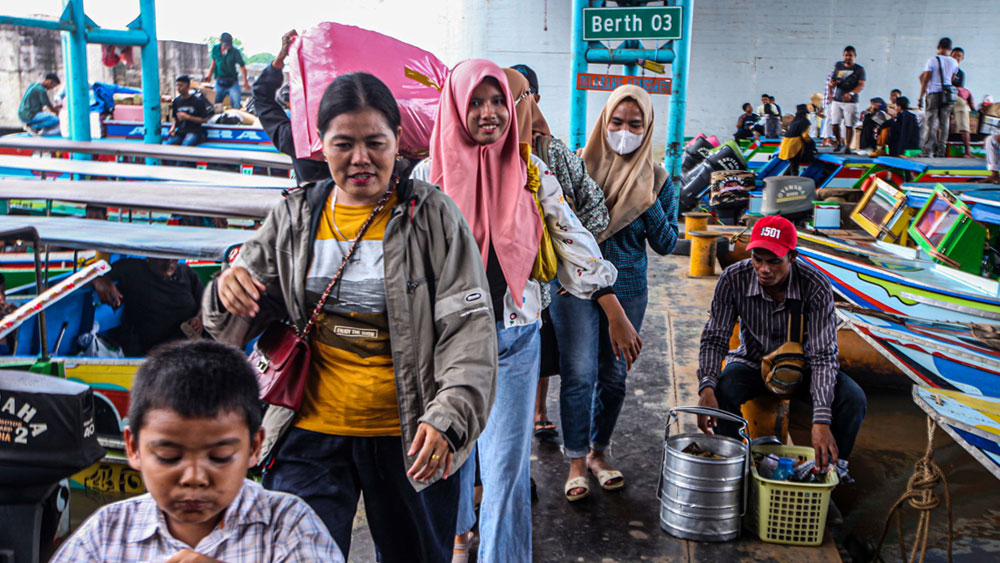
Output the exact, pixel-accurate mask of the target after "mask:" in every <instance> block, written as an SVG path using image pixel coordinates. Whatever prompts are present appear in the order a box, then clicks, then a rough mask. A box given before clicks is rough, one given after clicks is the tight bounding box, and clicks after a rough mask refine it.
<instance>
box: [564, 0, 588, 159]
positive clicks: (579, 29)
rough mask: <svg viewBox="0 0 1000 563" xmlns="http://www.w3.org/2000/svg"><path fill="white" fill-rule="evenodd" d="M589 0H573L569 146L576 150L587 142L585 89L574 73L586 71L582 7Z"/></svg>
mask: <svg viewBox="0 0 1000 563" xmlns="http://www.w3.org/2000/svg"><path fill="white" fill-rule="evenodd" d="M589 5H590V2H589V0H573V16H572V20H571V21H572V28H573V39H572V41H573V64H572V65H571V66H570V70H569V72H570V76H569V91H570V105H569V107H570V110H569V148H570V149H571V150H576V149H578V148H580V147H582V146H583V145H584V143H586V142H587V91H586V90H580V89H579V88H577V87H576V75H577V74H578V73H581V72H587V47H588V44H587V42H586V41H584V40H583V26H584V22H583V9H584V8H587V7H589Z"/></svg>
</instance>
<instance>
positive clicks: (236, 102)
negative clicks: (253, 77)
mask: <svg viewBox="0 0 1000 563" xmlns="http://www.w3.org/2000/svg"><path fill="white" fill-rule="evenodd" d="M226 94H229V105H231V106H233V108H235V109H240V107H241V106H240V103H241V100H242V95H243V92H242V91H241V90H240V79H239V78H237V79H236V80H233V83H232V85H230V86H219V81H218V79H216V81H215V103H217V104H221V103H222V100H223V99H225V97H226Z"/></svg>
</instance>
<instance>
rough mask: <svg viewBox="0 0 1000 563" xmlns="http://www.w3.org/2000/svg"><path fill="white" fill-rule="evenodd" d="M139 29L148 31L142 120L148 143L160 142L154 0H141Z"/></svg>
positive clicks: (143, 58)
mask: <svg viewBox="0 0 1000 563" xmlns="http://www.w3.org/2000/svg"><path fill="white" fill-rule="evenodd" d="M137 22H138V29H141V30H142V31H145V32H146V36H147V37H148V40H147V43H146V44H145V45H143V46H142V57H141V60H142V105H143V111H142V121H143V127H144V129H145V131H144V135H143V139H144V141H145V142H146V143H150V144H157V145H158V144H160V141H161V140H162V134H161V127H160V122H161V118H162V116H161V115H160V48H159V43H157V41H156V5H155V2H154V0H139V17H138V19H136V21H135V22H133V24H130V27H132V25H134V24H135V23H137Z"/></svg>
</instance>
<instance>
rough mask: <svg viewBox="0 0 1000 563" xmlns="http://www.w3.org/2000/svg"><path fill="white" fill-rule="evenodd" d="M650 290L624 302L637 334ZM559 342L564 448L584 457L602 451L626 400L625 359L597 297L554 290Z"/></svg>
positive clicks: (570, 454)
mask: <svg viewBox="0 0 1000 563" xmlns="http://www.w3.org/2000/svg"><path fill="white" fill-rule="evenodd" d="M646 301H647V294H646V293H645V292H643V294H642V295H641V296H639V297H637V298H635V299H631V300H628V301H622V302H621V303H622V308H623V309H625V316H626V317H628V320H629V321H631V323H632V326H633V327H635V330H636V332H639V330H640V329H641V328H642V319H643V317H644V316H645V314H646ZM549 314H550V315H551V316H552V326H553V327H555V330H556V338H557V339H558V341H559V377H560V385H559V414H560V416H561V420H562V432H563V451H564V452H565V454H566V457H568V458H571V459H573V458H581V457H584V456H586V455H587V453H588V452H589V450H591V449H593V450H594V451H599V452H600V451H604V450H606V449H607V447H608V446H609V445H610V444H611V435H612V434H613V433H614V431H615V425H616V424H617V423H618V415H619V414H620V413H621V410H622V404H623V403H624V402H625V377H626V376H627V375H628V371H627V370H626V369H625V361H624V360H617V359H615V354H614V350H613V349H612V347H611V337H610V335H609V334H608V318H607V317H606V316H605V315H604V312H603V311H602V310H601V308H600V306H599V305H598V304H597V302H595V301H591V300H587V299H579V298H577V297H573V296H572V295H559V294H558V293H557V292H556V291H553V292H552V304H551V305H549Z"/></svg>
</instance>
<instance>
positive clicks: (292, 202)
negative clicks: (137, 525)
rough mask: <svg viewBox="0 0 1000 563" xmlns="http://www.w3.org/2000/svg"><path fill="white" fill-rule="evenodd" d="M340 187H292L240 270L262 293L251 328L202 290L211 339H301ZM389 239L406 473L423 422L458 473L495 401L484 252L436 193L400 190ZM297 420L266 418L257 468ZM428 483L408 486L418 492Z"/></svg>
mask: <svg viewBox="0 0 1000 563" xmlns="http://www.w3.org/2000/svg"><path fill="white" fill-rule="evenodd" d="M332 189H333V181H332V180H326V181H323V182H320V183H318V184H314V185H310V186H306V187H303V188H296V189H294V190H291V191H290V192H288V194H287V196H286V197H285V199H284V201H282V202H281V203H280V204H279V205H277V206H276V207H275V208H274V209H272V210H271V213H270V215H269V216H268V218H267V220H266V221H265V222H264V225H263V226H262V227H261V229H260V230H259V231H257V233H256V234H254V235H253V236H252V237H251V238H250V239H249V240H247V242H246V244H244V245H243V248H242V249H241V251H240V254H239V256H238V258H237V259H236V261H235V262H234V265H238V266H243V267H244V268H246V269H247V270H248V271H249V272H250V273H252V274H253V275H254V276H255V277H256V278H257V279H258V280H260V281H261V282H262V283H263V284H264V285H265V286H267V290H266V292H265V295H263V296H262V297H261V300H260V303H259V304H260V313H258V314H257V316H256V317H255V318H253V319H247V318H244V317H238V316H236V315H233V314H230V313H229V312H228V311H226V310H225V308H224V307H223V306H222V304H221V302H220V301H219V299H218V297H217V295H216V288H215V284H216V281H215V280H213V281H212V283H211V284H210V285H209V286H208V288H207V290H206V291H205V297H204V299H203V304H202V310H203V312H204V313H203V317H204V324H205V328H206V329H207V330H208V331H209V333H210V334H212V335H213V336H214V337H215V338H216V339H218V340H221V341H224V342H228V343H230V344H234V345H236V346H241V347H242V346H245V345H246V343H247V342H249V341H250V340H252V339H253V338H254V337H256V336H257V335H258V334H260V332H261V331H262V330H263V329H264V327H266V326H267V324H268V323H270V322H271V321H273V320H281V319H290V320H291V321H292V322H294V323H295V325H296V326H298V327H299V328H300V329H301V328H302V327H303V326H305V323H306V321H307V320H308V318H309V316H310V314H311V313H312V310H311V309H309V308H308V307H307V306H306V295H305V280H306V275H307V273H308V271H309V266H310V264H311V263H312V251H313V241H314V240H315V236H316V230H317V226H318V224H319V220H320V217H321V216H322V211H323V208H324V206H325V205H326V202H327V198H328V197H329V194H330V191H331V190H332ZM397 189H398V194H397V195H398V203H397V204H396V206H395V207H394V208H393V209H392V212H391V216H390V218H389V223H388V225H387V227H386V230H385V237H384V239H383V254H384V259H383V262H384V264H385V297H386V309H387V315H388V320H389V333H390V335H391V338H390V345H391V349H392V360H393V367H394V369H395V372H396V393H397V398H398V400H399V414H400V423H401V431H402V440H401V444H400V447H401V448H402V455H403V456H404V458H406V459H405V461H406V463H405V465H406V467H407V468H409V467H411V466H412V464H413V462H414V461H415V459H416V456H412V457H407V456H406V453H407V450H408V448H409V446H410V444H411V443H412V441H413V438H414V436H415V435H416V431H417V425H418V424H419V423H421V422H426V423H428V424H430V425H431V426H432V427H434V428H435V429H436V430H438V431H439V432H441V433H442V434H443V435H444V437H445V438H446V439H447V440H448V443H449V445H450V446H451V449H452V451H453V452H454V453H455V457H454V460H453V463H452V473H455V472H457V470H458V468H459V467H460V466H461V465H462V463H464V462H465V460H466V459H467V458H468V457H469V453H470V450H471V449H472V446H473V445H474V444H475V441H476V439H477V438H478V437H479V434H480V433H481V432H482V430H483V427H485V426H486V418H487V415H488V413H489V411H490V407H491V406H492V404H493V396H494V394H495V391H496V371H497V339H496V327H495V324H494V320H493V312H492V309H491V305H490V297H489V285H488V283H487V280H486V272H485V270H484V269H483V261H482V258H481V257H480V254H479V247H478V246H477V245H476V240H475V238H474V237H473V236H472V232H471V230H470V229H469V226H468V224H467V223H466V222H465V218H464V217H463V216H462V213H461V211H459V209H458V206H456V205H455V203H454V202H453V201H452V200H451V199H450V198H448V197H447V196H446V195H444V193H442V192H441V191H440V190H439V189H437V188H436V187H434V186H432V185H430V184H427V183H425V182H422V181H418V180H410V181H400V184H399V187H398V188H397ZM294 416H295V413H293V412H292V411H290V410H288V409H284V408H280V407H273V406H272V407H269V408H268V411H267V413H266V415H265V417H264V428H265V433H266V437H265V443H264V448H263V450H264V453H263V454H262V458H266V457H267V455H268V453H269V452H270V451H271V450H272V449H274V448H275V446H276V443H277V442H278V440H279V439H280V438H281V436H282V435H283V434H284V433H285V431H286V430H287V429H288V428H289V427H290V426H291V424H292V422H293V420H294ZM441 473H442V471H440V470H439V471H438V473H437V475H435V476H434V478H433V479H432V480H430V481H428V482H427V483H418V482H416V481H413V480H412V479H411V481H410V483H411V484H412V485H413V487H414V488H415V489H416V490H418V491H419V490H422V489H423V488H425V487H427V486H428V485H430V484H431V483H433V482H434V481H436V480H437V479H438V478H440V476H441Z"/></svg>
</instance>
